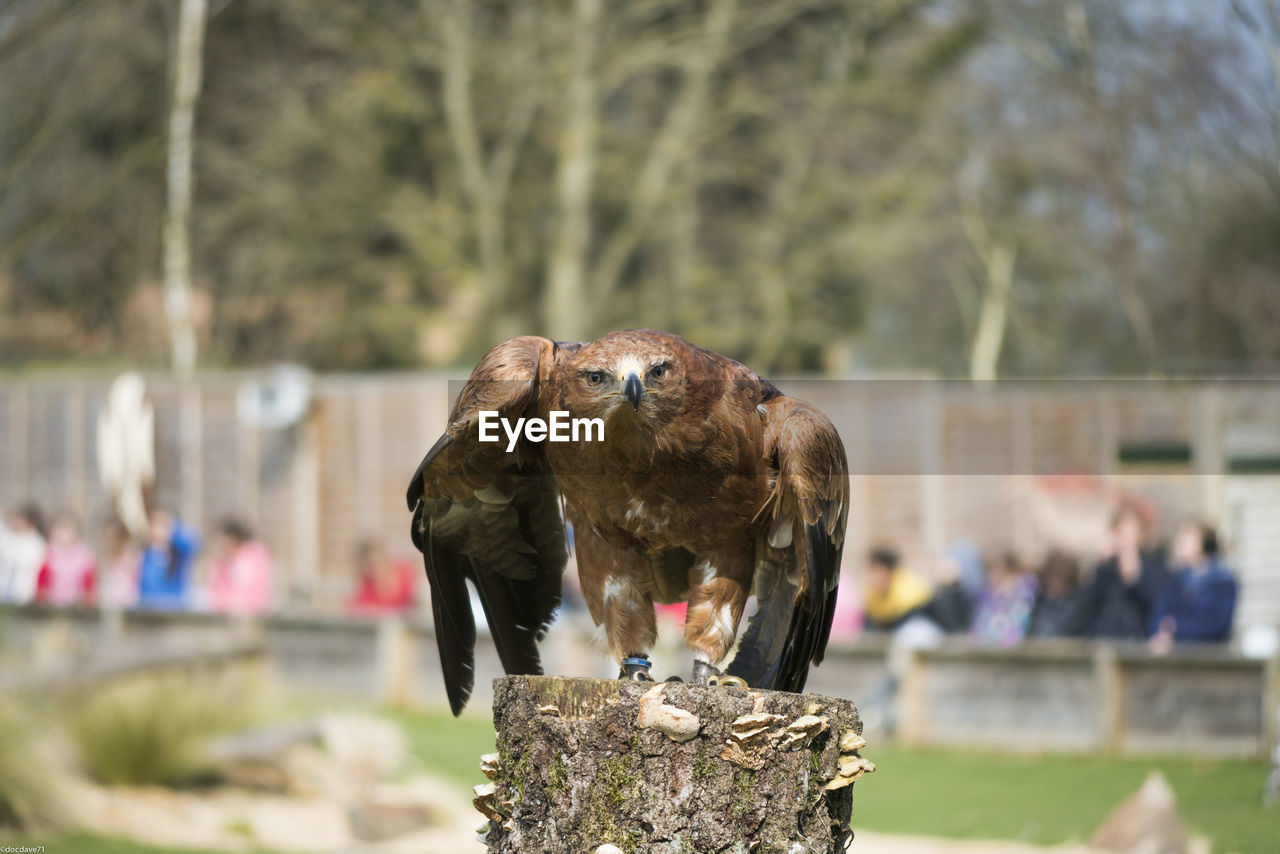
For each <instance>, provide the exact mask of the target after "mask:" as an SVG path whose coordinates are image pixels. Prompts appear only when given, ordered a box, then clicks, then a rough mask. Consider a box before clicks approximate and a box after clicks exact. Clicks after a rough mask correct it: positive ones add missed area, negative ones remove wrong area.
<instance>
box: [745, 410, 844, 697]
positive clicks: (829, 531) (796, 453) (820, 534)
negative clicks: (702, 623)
mask: <svg viewBox="0 0 1280 854" xmlns="http://www.w3.org/2000/svg"><path fill="white" fill-rule="evenodd" d="M761 412H762V414H763V418H764V457H765V460H766V463H767V464H768V466H769V475H770V486H771V491H770V493H769V498H768V500H767V501H766V502H765V504H764V506H763V507H762V508H761V510H760V513H759V515H758V517H757V518H758V519H761V520H762V521H763V522H764V525H763V532H762V534H761V542H760V543H759V548H758V549H757V553H758V554H759V555H760V558H759V560H758V562H757V566H756V577H755V584H754V589H755V593H756V600H757V603H758V608H757V610H756V613H755V615H754V616H753V617H752V618H751V622H750V624H749V625H748V627H747V631H746V632H745V633H744V635H743V637H742V641H741V643H740V644H739V647H738V654H737V655H736V656H735V657H734V660H733V663H732V664H730V665H729V673H730V674H732V675H734V676H740V677H742V678H743V679H745V680H746V682H747V684H749V685H751V686H753V687H758V688H766V689H770V690H778V691H795V692H799V691H802V690H804V684H805V680H806V678H807V677H808V673H809V664H810V662H812V663H813V664H820V663H821V662H822V657H823V655H824V653H825V652H826V648H827V637H828V636H829V635H830V634H831V618H832V615H833V614H834V612H835V603H836V589H837V587H838V584H839V580H840V554H841V551H842V549H843V547H844V534H845V521H846V519H847V518H848V513H849V463H848V460H847V459H846V457H845V452H844V445H843V444H842V443H841V441H840V436H839V434H838V433H837V432H836V429H835V426H834V425H833V424H832V423H831V421H830V420H829V419H828V418H827V417H826V416H825V415H823V414H822V413H821V412H820V411H818V410H817V409H815V408H814V407H812V406H809V405H808V404H807V403H804V402H802V401H799V400H796V399H794V398H790V397H786V396H781V395H780V396H777V397H774V398H771V399H770V400H767V401H766V402H765V403H763V404H761Z"/></svg>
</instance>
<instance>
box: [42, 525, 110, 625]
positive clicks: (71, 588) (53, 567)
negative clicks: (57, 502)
mask: <svg viewBox="0 0 1280 854" xmlns="http://www.w3.org/2000/svg"><path fill="white" fill-rule="evenodd" d="M97 575H98V559H97V557H96V556H95V555H94V553H93V549H92V548H91V547H90V546H89V544H88V543H86V542H85V541H84V538H83V537H82V536H81V533H80V523H79V522H78V521H77V520H76V518H75V517H74V516H72V515H71V514H69V513H63V514H60V515H59V516H58V517H57V518H56V519H54V521H53V524H52V525H50V526H49V543H48V548H47V550H46V552H45V560H44V567H43V568H41V570H40V579H39V581H38V582H37V584H36V601H38V602H43V603H47V604H49V605H56V606H58V607H66V606H69V605H76V604H92V602H93V600H94V596H95V594H96V592H97V591H96V590H95V586H96V582H97Z"/></svg>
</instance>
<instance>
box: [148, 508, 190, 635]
mask: <svg viewBox="0 0 1280 854" xmlns="http://www.w3.org/2000/svg"><path fill="white" fill-rule="evenodd" d="M200 545H201V543H200V535H199V534H198V533H197V532H196V530H195V529H194V528H192V527H191V526H190V525H186V524H184V523H182V522H180V521H178V520H177V519H176V518H174V515H173V514H172V513H169V512H168V511H165V510H155V511H152V513H151V542H150V543H148V544H147V548H146V551H144V552H143V553H142V566H141V569H140V571H139V573H138V606H139V607H141V608H162V609H170V610H177V609H181V608H185V607H187V605H188V601H187V599H188V595H189V593H190V590H191V574H192V571H193V569H194V568H195V562H196V555H198V554H199V553H200Z"/></svg>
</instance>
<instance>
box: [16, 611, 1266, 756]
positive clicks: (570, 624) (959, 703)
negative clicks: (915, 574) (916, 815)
mask: <svg viewBox="0 0 1280 854" xmlns="http://www.w3.org/2000/svg"><path fill="white" fill-rule="evenodd" d="M0 631H3V639H4V640H3V645H2V646H0V692H7V691H12V690H17V689H19V688H21V687H24V686H25V687H27V688H29V689H30V688H33V687H34V688H36V689H41V686H46V687H47V686H50V685H52V684H55V683H56V682H58V681H63V682H65V681H66V680H75V679H77V678H82V677H84V676H86V675H92V674H93V673H94V672H95V668H94V667H92V666H90V664H91V663H92V662H94V661H98V662H104V661H112V660H122V659H124V658H127V657H128V656H126V655H124V654H123V652H121V651H126V652H127V651H130V650H132V651H133V652H134V653H136V652H137V651H138V650H152V651H153V653H154V655H155V656H157V657H156V659H155V660H156V661H157V662H160V663H161V664H162V665H164V666H166V667H168V666H171V665H174V664H175V663H177V665H179V666H180V665H181V658H182V657H183V656H187V661H188V663H189V664H190V665H192V666H195V665H196V664H198V663H200V662H206V663H207V662H210V661H214V660H215V659H216V661H221V662H224V663H225V664H227V666H234V665H235V663H236V661H238V660H240V659H241V658H242V657H243V658H244V659H245V660H252V661H255V662H258V661H261V662H263V663H264V664H265V666H266V667H267V668H268V671H269V673H270V677H271V679H272V680H273V681H275V682H276V683H277V684H282V685H285V686H288V687H289V688H290V689H292V690H294V691H298V692H302V693H305V694H310V695H316V696H319V697H328V698H332V699H334V700H338V701H342V702H350V701H352V700H357V701H364V702H369V701H377V702H385V703H391V704H396V705H404V706H427V707H440V706H443V705H444V702H445V700H444V692H443V683H442V681H441V680H442V677H441V674H440V668H439V661H438V657H437V653H436V649H435V640H434V637H433V635H432V632H431V629H430V627H429V626H428V625H425V624H422V623H420V622H416V621H412V620H410V621H401V620H382V621H372V620H349V619H345V618H338V617H323V616H315V615H279V616H274V617H270V618H268V619H265V620H261V621H258V620H228V619H225V618H217V617H210V616H208V615H198V614H162V613H155V612H128V613H125V614H121V615H117V616H107V617H105V618H104V616H103V615H102V614H100V613H99V612H96V611H93V610H90V609H84V610H74V611H54V610H50V609H46V608H41V607H31V606H28V607H23V608H0ZM587 634H588V631H587V627H586V626H585V625H584V624H583V623H582V622H581V621H575V620H573V619H570V620H565V621H561V622H560V623H558V624H557V625H556V626H555V627H553V629H552V631H551V633H550V635H549V637H548V639H547V641H546V642H545V643H544V644H543V650H544V661H545V663H546V667H547V670H548V672H552V673H567V674H574V675H591V676H610V675H613V674H611V673H610V672H609V671H610V669H611V667H610V665H609V663H608V662H607V661H605V659H604V657H603V656H601V655H600V654H599V652H598V651H596V650H595V649H594V648H592V646H591V645H590V643H589V642H588V641H587ZM6 655H7V658H6ZM135 657H136V656H135ZM138 661H141V659H138ZM669 663H670V662H668V664H669ZM672 669H674V668H672ZM501 673H502V669H501V665H500V663H499V661H498V658H497V654H496V651H495V650H494V648H493V645H492V642H491V641H490V640H489V639H488V638H487V637H486V636H484V635H483V634H482V635H481V637H480V639H479V645H478V649H477V660H476V694H475V696H474V697H473V698H472V701H471V708H472V709H473V710H475V711H477V712H478V713H480V714H484V713H485V712H486V710H487V708H488V705H489V703H490V701H491V694H490V685H491V682H492V680H493V679H494V678H496V677H497V676H500V675H501ZM894 682H896V683H897V688H896V700H894V701H893V702H892V703H890V702H889V701H890V697H891V695H892V694H893V693H895V692H893V691H892V690H891V689H892V686H893V684H894ZM808 687H809V689H810V690H812V691H814V692H816V693H820V694H827V695H830V696H837V697H845V698H848V699H851V700H853V701H854V702H855V703H857V704H858V705H859V706H860V707H861V708H862V709H863V711H864V715H865V716H866V717H867V718H868V720H869V721H870V722H872V724H873V727H875V719H876V718H879V719H880V720H881V721H885V719H886V718H885V716H886V715H888V716H890V717H894V716H896V719H897V727H896V729H897V736H898V737H899V738H900V739H901V740H902V741H904V742H906V743H909V744H914V745H932V746H943V747H955V748H981V749H990V750H1000V751H1012V752H1039V751H1061V752H1109V753H1120V754H1157V753H1159V754H1180V755H1187V756H1250V757H1254V756H1257V757H1260V756H1264V755H1266V754H1267V753H1268V751H1269V749H1270V748H1271V747H1272V746H1274V745H1275V744H1276V728H1275V727H1276V713H1277V710H1280V668H1278V667H1277V662H1276V661H1259V660H1253V659H1248V658H1243V657H1241V656H1240V655H1239V654H1237V653H1235V652H1233V651H1232V650H1231V649H1229V648H1226V647H1207V648H1203V649H1182V650H1179V651H1177V652H1176V653H1175V654H1174V655H1171V656H1152V655H1150V654H1148V653H1147V652H1146V651H1145V649H1143V648H1141V647H1126V646H1114V645H1106V644H1094V643H1089V642H1083V641H1075V642H1048V641H1046V642H1039V643H1028V644H1026V645H1024V646H1021V647H1018V648H1014V649H1008V650H993V649H984V648H978V647H973V646H969V645H967V644H956V645H951V646H945V647H941V648H937V649H931V650H916V651H912V652H904V651H900V650H899V651H895V650H893V649H891V648H890V647H888V646H887V645H886V644H885V643H884V641H883V639H882V638H878V637H873V636H866V637H864V638H863V639H862V640H861V641H860V642H858V643H856V644H851V645H838V646H834V647H833V648H831V649H830V650H829V652H828V656H827V660H826V661H825V662H824V663H823V664H822V666H820V667H817V668H814V669H813V670H812V671H811V675H810V681H809V686H808ZM878 729H880V730H885V729H886V727H885V726H884V725H883V723H882V724H881V725H880V726H879V727H878Z"/></svg>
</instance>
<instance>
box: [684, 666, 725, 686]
mask: <svg viewBox="0 0 1280 854" xmlns="http://www.w3.org/2000/svg"><path fill="white" fill-rule="evenodd" d="M690 681H691V682H693V684H695V685H706V686H708V687H713V686H715V685H718V684H720V669H719V668H718V667H715V666H714V665H712V664H710V663H709V662H706V661H695V662H694V663H693V678H692V679H691V680H690Z"/></svg>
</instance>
